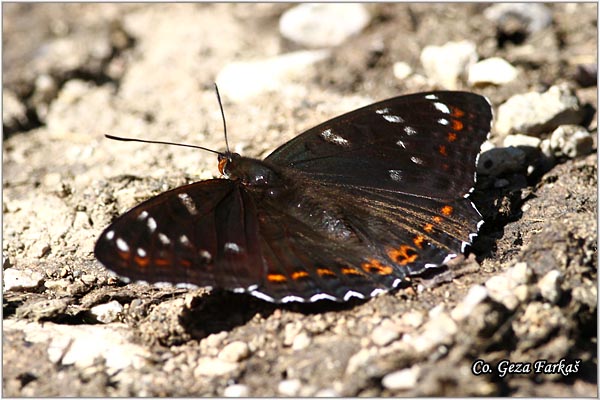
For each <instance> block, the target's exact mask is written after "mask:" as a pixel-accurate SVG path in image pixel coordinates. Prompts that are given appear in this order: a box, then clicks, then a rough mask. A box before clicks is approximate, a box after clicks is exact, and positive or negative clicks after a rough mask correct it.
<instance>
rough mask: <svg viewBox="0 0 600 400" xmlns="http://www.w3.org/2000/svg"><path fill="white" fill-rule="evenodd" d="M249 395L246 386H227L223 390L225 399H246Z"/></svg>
mask: <svg viewBox="0 0 600 400" xmlns="http://www.w3.org/2000/svg"><path fill="white" fill-rule="evenodd" d="M249 394H250V390H249V389H248V386H246V385H242V384H233V385H229V386H227V387H226V388H225V390H223V396H225V397H248V396H249Z"/></svg>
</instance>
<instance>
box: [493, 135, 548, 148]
mask: <svg viewBox="0 0 600 400" xmlns="http://www.w3.org/2000/svg"><path fill="white" fill-rule="evenodd" d="M541 143H542V139H540V138H537V137H535V136H528V135H521V134H515V135H508V136H506V137H505V138H504V141H503V142H502V144H503V146H504V147H510V146H513V147H517V146H528V147H535V148H537V147H540V144H541Z"/></svg>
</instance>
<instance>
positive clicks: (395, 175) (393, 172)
mask: <svg viewBox="0 0 600 400" xmlns="http://www.w3.org/2000/svg"><path fill="white" fill-rule="evenodd" d="M388 172H389V174H390V178H392V180H393V181H396V182H400V181H401V180H402V171H399V170H397V169H390V170H389V171H388Z"/></svg>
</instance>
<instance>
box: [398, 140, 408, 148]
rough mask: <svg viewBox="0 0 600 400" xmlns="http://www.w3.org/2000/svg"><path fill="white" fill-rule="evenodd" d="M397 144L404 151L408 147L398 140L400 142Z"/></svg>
mask: <svg viewBox="0 0 600 400" xmlns="http://www.w3.org/2000/svg"><path fill="white" fill-rule="evenodd" d="M396 144H397V145H398V146H400V147H402V148H403V149H405V148H406V145H405V144H404V142H403V141H402V140H398V141H397V142H396Z"/></svg>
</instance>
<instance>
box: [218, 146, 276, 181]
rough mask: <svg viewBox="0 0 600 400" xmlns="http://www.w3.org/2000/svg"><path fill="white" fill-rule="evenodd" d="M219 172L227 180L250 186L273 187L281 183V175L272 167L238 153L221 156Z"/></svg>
mask: <svg viewBox="0 0 600 400" xmlns="http://www.w3.org/2000/svg"><path fill="white" fill-rule="evenodd" d="M219 171H220V172H221V174H223V175H224V176H225V177H226V178H227V179H231V180H235V181H240V182H241V183H242V184H244V185H249V186H271V185H273V184H275V183H276V182H278V181H279V175H278V174H277V172H275V171H274V170H273V168H272V167H271V166H269V165H267V164H265V163H264V162H262V161H260V160H257V159H254V158H249V157H242V156H240V155H239V154H237V153H229V154H227V153H225V154H222V155H219Z"/></svg>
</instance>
